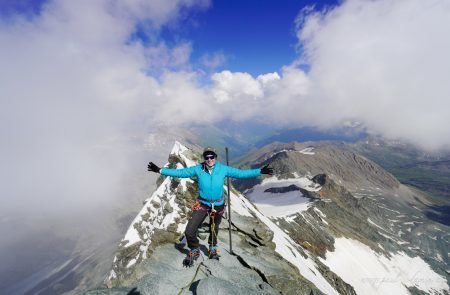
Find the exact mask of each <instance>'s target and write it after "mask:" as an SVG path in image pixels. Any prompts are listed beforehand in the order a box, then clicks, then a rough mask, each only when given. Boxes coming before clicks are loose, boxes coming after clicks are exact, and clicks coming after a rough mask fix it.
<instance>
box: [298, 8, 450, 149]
mask: <svg viewBox="0 0 450 295" xmlns="http://www.w3.org/2000/svg"><path fill="white" fill-rule="evenodd" d="M297 21H298V22H297V23H298V25H299V30H298V38H299V41H300V44H301V46H302V48H303V50H304V54H303V55H302V58H303V62H308V63H309V64H310V65H311V70H310V72H309V73H308V77H309V79H310V80H311V83H312V85H313V87H312V89H311V93H310V95H311V96H312V97H314V98H315V99H317V101H320V104H321V107H320V109H321V116H320V117H319V118H318V120H316V122H315V123H316V124H318V125H321V126H333V125H334V124H336V123H337V122H339V121H342V120H343V119H352V120H355V121H360V122H363V123H364V125H365V126H366V127H367V128H368V130H369V131H371V132H374V133H379V134H382V135H385V136H387V137H392V138H402V139H406V140H409V141H411V142H413V143H415V144H418V145H421V146H423V147H427V148H440V147H443V146H449V145H450V137H449V136H446V134H450V129H449V128H450V127H449V126H450V116H449V112H448V110H449V109H450V99H449V97H450V84H449V83H447V82H445V79H446V78H445V77H449V76H450V59H449V58H448V52H449V51H450V39H448V38H446V37H445V36H447V35H448V34H449V33H450V29H449V28H450V4H449V3H448V2H447V1H435V2H423V1H415V0H412V1H395V2H392V1H385V0H377V1H365V0H350V1H345V2H343V3H342V5H340V6H337V7H335V8H332V9H329V10H326V11H322V12H306V14H305V12H304V13H302V14H300V15H299V18H298V20H297Z"/></svg>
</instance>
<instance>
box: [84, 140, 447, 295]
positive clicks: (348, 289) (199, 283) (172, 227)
mask: <svg viewBox="0 0 450 295" xmlns="http://www.w3.org/2000/svg"><path fill="white" fill-rule="evenodd" d="M308 157H309V158H308ZM311 158H315V159H311ZM321 158H322V159H321ZM246 159H247V160H248V161H247V162H245V163H244V162H243V165H248V166H257V165H260V164H261V163H270V164H271V165H272V166H274V167H275V168H276V171H277V175H276V176H275V177H270V178H265V179H263V180H262V181H261V180H259V181H257V182H252V183H251V185H249V184H248V183H247V184H246V183H244V182H242V183H240V182H238V183H237V185H238V187H239V186H240V187H245V189H246V195H247V197H248V198H249V199H250V200H254V201H255V204H256V206H255V205H254V204H252V202H250V201H249V200H247V199H246V198H245V197H244V195H242V194H241V193H240V192H239V191H237V190H235V189H232V194H231V195H232V240H233V253H230V251H229V250H228V247H229V246H228V245H229V240H228V234H227V233H226V232H225V231H227V230H228V222H227V221H228V220H224V221H223V223H222V224H221V229H222V232H221V234H220V235H219V246H220V248H221V250H222V251H221V255H222V258H221V260H220V261H219V262H217V261H211V260H208V259H206V252H207V249H206V247H203V248H202V251H203V255H202V259H201V263H200V264H198V269H182V267H181V261H182V259H183V257H184V255H183V253H185V252H186V251H187V250H186V249H183V248H180V247H174V243H176V241H177V239H176V238H177V237H178V236H179V234H180V233H181V232H182V231H183V230H184V226H185V225H186V222H187V219H188V217H189V214H190V210H189V209H188V208H190V205H191V204H192V203H193V200H194V199H195V196H196V190H195V187H196V185H195V180H191V179H187V180H177V179H172V178H166V179H160V180H159V183H160V186H159V188H158V190H157V191H156V192H155V193H154V194H153V195H152V197H150V198H149V199H148V200H146V203H145V206H144V208H143V209H142V210H141V212H140V213H139V214H138V216H137V217H136V219H135V221H134V222H133V224H132V226H131V227H130V229H129V231H128V232H127V235H126V236H125V238H124V239H123V241H122V242H121V245H120V249H119V251H118V254H117V255H116V258H115V259H114V266H113V270H112V271H111V274H110V276H109V278H108V280H107V283H108V285H109V287H112V288H110V289H98V290H92V291H89V292H87V293H86V294H90V295H92V294H130V292H131V294H173V293H179V294H190V293H193V294H206V293H207V292H208V294H209V293H211V292H213V291H214V292H216V293H218V294H242V293H245V294H274V293H276V294H280V293H281V294H356V293H357V292H358V294H380V292H383V291H380V290H384V289H383V288H384V287H385V286H386V284H382V283H379V282H378V281H377V280H381V282H383V281H384V280H385V278H384V277H381V278H379V277H367V278H365V277H363V278H362V279H359V280H358V279H356V280H355V279H354V278H353V277H352V276H350V277H349V276H346V274H345V273H342V271H341V270H340V269H339V268H336V266H335V265H334V264H333V263H332V260H333V256H332V255H337V254H338V253H341V252H342V250H341V248H342V247H341V245H342V243H343V242H346V241H350V242H351V241H355V242H351V243H353V244H350V245H351V246H352V245H354V243H358V245H361V246H359V248H357V249H356V250H358V251H359V250H360V248H361V247H362V246H364V247H367V249H366V251H368V255H372V256H371V257H375V258H374V259H375V260H376V259H385V258H384V257H386V259H387V260H386V261H389V259H392V260H395V261H397V260H398V259H399V258H398V257H401V258H402V259H406V261H407V263H411V261H412V259H416V258H409V257H421V258H422V259H424V260H425V261H426V262H427V263H428V264H429V265H431V266H432V267H433V270H431V269H430V270H428V269H429V265H427V264H426V263H425V262H424V261H423V260H421V261H420V267H421V268H425V269H427V271H428V272H427V274H426V275H427V277H426V278H427V279H429V280H433V281H432V282H430V283H427V282H422V281H420V280H419V281H418V282H414V281H413V280H411V279H410V278H408V277H405V278H404V277H402V278H398V279H397V280H398V281H395V282H394V283H395V285H394V284H393V283H392V282H390V284H389V286H391V285H393V286H395V288H398V290H396V291H398V292H396V294H410V293H412V294H423V293H427V294H448V292H449V291H448V290H449V289H448V278H447V282H446V279H445V265H444V264H442V263H434V262H436V261H434V260H432V259H429V258H430V257H438V258H439V257H440V258H441V259H442V255H444V254H445V251H446V250H445V248H444V247H445V246H444V247H442V246H441V247H439V246H438V247H436V246H435V245H436V244H438V245H439V243H444V239H445V235H444V234H442V233H441V234H440V236H438V239H439V242H438V243H433V242H431V240H433V239H429V238H428V239H427V238H425V237H423V238H421V239H420V240H421V241H422V244H423V245H426V246H427V247H426V248H424V249H426V250H424V249H417V248H415V247H411V244H410V243H411V242H410V241H414V238H416V239H417V237H420V235H417V231H421V230H425V229H428V230H433V229H434V232H435V233H437V234H439V232H440V231H444V233H445V230H446V229H445V228H442V227H439V226H440V225H438V224H433V223H429V222H424V221H423V216H420V214H419V213H418V212H417V211H418V210H417V209H414V206H415V205H414V204H416V203H414V202H417V199H420V198H422V196H420V192H413V191H410V190H409V189H407V188H405V187H403V186H402V185H401V184H400V183H398V181H397V180H396V179H395V178H394V177H392V175H390V174H389V173H387V172H385V171H384V170H382V169H381V168H380V167H378V166H377V165H376V164H374V163H371V162H370V161H368V160H366V159H364V158H363V157H360V156H358V155H354V154H352V153H350V152H348V151H343V152H339V151H338V149H337V148H336V147H325V146H322V147H321V148H320V149H319V148H317V149H316V148H314V147H311V146H310V145H306V146H305V145H302V144H298V143H293V144H289V145H285V146H283V145H276V146H275V147H273V146H272V147H270V148H266V149H263V150H262V151H258V154H257V155H250V156H248V157H246ZM198 160H199V158H198V154H196V153H195V152H194V151H191V150H189V149H186V148H184V147H183V146H182V145H181V144H179V143H177V144H176V145H175V147H174V149H173V150H172V152H171V155H170V157H169V165H170V166H171V167H180V168H181V167H186V166H191V165H193V163H195V162H196V161H198ZM252 161H253V162H252ZM327 161H330V162H331V164H330V166H326V164H327V163H326V162H327ZM333 161H334V162H333ZM346 162H349V163H346ZM308 165H309V166H308ZM321 165H324V166H321ZM345 167H348V168H345ZM318 171H321V173H319V174H313V172H318ZM324 172H325V173H324ZM343 174H344V175H343ZM358 174H361V175H359V176H358V178H357V180H355V179H351V177H352V176H355V175H358ZM302 175H303V176H302ZM313 175H314V176H313ZM292 183H294V184H292ZM344 184H345V185H348V186H349V187H350V188H351V189H347V187H346V186H345V185H344ZM261 186H262V187H263V189H259V187H261ZM256 192H258V196H255V193H256ZM260 194H265V195H269V196H270V198H271V199H274V200H277V201H279V203H283V200H284V201H285V200H288V201H289V202H298V200H300V199H301V200H302V201H301V202H304V203H302V204H300V205H301V206H299V207H298V208H299V210H298V212H294V213H293V214H291V213H289V214H283V213H281V214H280V212H282V210H281V211H280V210H278V211H276V212H277V213H276V214H275V211H272V212H273V214H270V212H271V211H270V210H269V211H267V208H268V207H269V209H270V206H272V205H273V207H277V206H278V207H279V204H272V205H271V204H269V205H268V204H264V202H261V196H260ZM258 198H259V199H258ZM264 201H266V200H264ZM293 205H298V204H293ZM267 206H268V207H267ZM259 208H260V209H261V210H260V209H259ZM263 208H265V210H262V209H263ZM263 211H264V212H269V214H267V215H264V214H263V213H262V212H263ZM412 211H414V214H412ZM402 213H405V214H404V215H405V216H404V217H405V219H411V218H417V220H416V221H417V223H416V222H414V221H408V222H410V223H407V222H406V224H405V223H402V222H394V221H395V220H398V219H399V218H401V215H403V214H402ZM399 216H400V217H399ZM413 216H416V217H413ZM419 222H421V223H419ZM408 228H411V230H408ZM206 231H207V230H205V229H203V230H202V232H201V233H200V238H202V239H203V245H206V244H207V243H206V240H205V239H206V236H207V233H206ZM433 241H434V240H433ZM416 242H417V241H416ZM444 244H445V243H444ZM430 245H431V247H430ZM178 246H180V244H178ZM364 249H365V248H364ZM339 251H340V252H339ZM424 251H427V253H425V252H424ZM371 253H373V254H371ZM369 258H370V257H369ZM408 259H409V260H408ZM417 259H419V258H417ZM383 261H385V260H383ZM353 263H354V262H353ZM374 263H377V261H375V262H374ZM383 263H384V265H385V266H384V267H385V268H386V269H387V270H386V271H391V269H390V267H391V268H393V266H390V265H389V264H388V263H387V262H383ZM338 265H345V266H346V268H350V269H352V268H354V269H355V271H357V269H358V265H354V264H352V261H351V258H345V260H343V261H340V262H339V263H338ZM197 270H198V272H197ZM402 271H404V270H402ZM355 274H356V273H355ZM368 275H373V274H372V273H369V274H368ZM391 275H392V274H391ZM397 276H399V274H397ZM365 279H367V282H366V281H364V280H365ZM419 279H421V280H424V279H425V277H420V278H419ZM373 280H375V282H377V284H374V283H373ZM360 281H363V283H361V282H360ZM355 287H356V288H355ZM389 290H390V289H389ZM132 292H134V293H132ZM389 292H390V291H389Z"/></svg>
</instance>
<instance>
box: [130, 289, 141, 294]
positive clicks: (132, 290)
mask: <svg viewBox="0 0 450 295" xmlns="http://www.w3.org/2000/svg"><path fill="white" fill-rule="evenodd" d="M127 295H141V292H139V291H138V290H137V288H133V289H131V290H130V292H128V293H127Z"/></svg>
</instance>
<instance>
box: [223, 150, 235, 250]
mask: <svg viewBox="0 0 450 295" xmlns="http://www.w3.org/2000/svg"><path fill="white" fill-rule="evenodd" d="M225 155H226V158H227V166H229V165H230V163H229V161H228V147H225ZM227 186H228V190H227V195H228V226H229V231H228V233H229V234H230V254H233V246H232V244H233V243H232V242H231V198H230V177H227Z"/></svg>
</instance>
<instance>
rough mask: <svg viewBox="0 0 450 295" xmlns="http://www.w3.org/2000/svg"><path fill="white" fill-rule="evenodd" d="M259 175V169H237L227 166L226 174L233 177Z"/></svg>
mask: <svg viewBox="0 0 450 295" xmlns="http://www.w3.org/2000/svg"><path fill="white" fill-rule="evenodd" d="M260 175H261V169H246V170H242V169H237V168H234V167H228V171H227V176H229V177H233V178H252V177H258V176H260Z"/></svg>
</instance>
